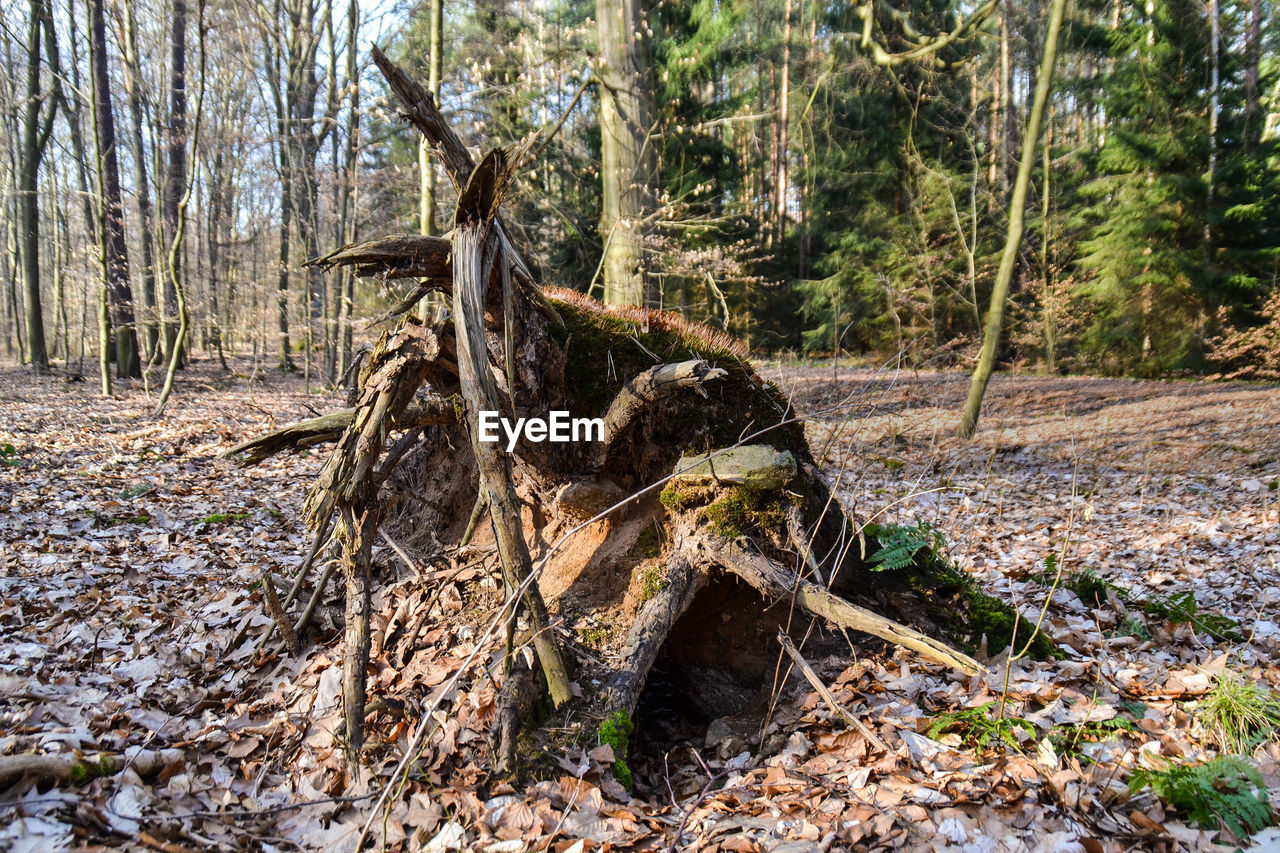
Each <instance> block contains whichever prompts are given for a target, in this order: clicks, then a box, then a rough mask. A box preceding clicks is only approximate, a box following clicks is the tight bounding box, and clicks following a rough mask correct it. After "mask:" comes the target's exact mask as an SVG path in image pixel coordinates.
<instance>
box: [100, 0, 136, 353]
mask: <svg viewBox="0 0 1280 853" xmlns="http://www.w3.org/2000/svg"><path fill="white" fill-rule="evenodd" d="M89 40H90V45H91V47H90V55H91V59H92V63H91V64H92V66H93V115H94V130H95V134H94V138H95V141H96V142H97V150H98V189H99V193H100V195H101V197H102V202H101V207H100V208H99V210H100V212H101V219H102V224H101V226H100V227H99V229H98V234H99V249H100V253H101V259H102V276H103V284H104V286H105V287H106V289H107V299H108V301H109V304H110V310H111V324H112V326H113V327H114V331H115V337H116V358H115V361H116V376H118V377H120V378H122V379H124V378H134V377H138V376H141V375H142V370H141V365H140V363H139V359H138V337H137V332H136V330H135V328H134V314H133V286H132V285H131V284H130V281H129V250H128V245H127V244H126V243H125V234H124V202H123V200H122V199H121V197H120V164H119V161H118V160H117V158H116V123H115V116H114V115H113V114H112V110H111V81H110V77H109V75H108V74H107V24H106V15H105V14H104V13H103V9H102V0H89Z"/></svg>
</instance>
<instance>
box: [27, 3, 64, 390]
mask: <svg viewBox="0 0 1280 853" xmlns="http://www.w3.org/2000/svg"><path fill="white" fill-rule="evenodd" d="M30 15H31V19H30V22H29V23H30V27H29V29H28V32H27V88H26V100H25V102H24V103H23V106H22V147H21V149H20V153H19V157H18V162H19V166H18V206H19V207H18V209H19V221H20V224H19V233H20V235H21V250H22V285H23V298H24V307H25V308H26V322H27V352H28V354H29V356H30V359H31V366H32V368H34V369H35V371H36V373H41V374H43V373H48V372H49V354H48V351H47V350H46V348H45V341H44V312H43V311H42V310H41V307H40V306H41V303H40V196H39V192H40V161H41V159H43V157H44V150H45V146H46V145H47V144H48V142H49V134H50V132H51V131H52V130H53V117H54V109H55V104H54V103H53V102H51V103H50V104H49V109H48V110H47V111H46V113H45V116H44V118H43V119H41V116H40V108H41V106H42V105H43V104H44V102H45V99H46V98H45V96H44V95H42V94H41V92H40V37H41V29H42V28H43V27H44V25H45V24H44V19H45V15H46V9H45V0H31V5H30Z"/></svg>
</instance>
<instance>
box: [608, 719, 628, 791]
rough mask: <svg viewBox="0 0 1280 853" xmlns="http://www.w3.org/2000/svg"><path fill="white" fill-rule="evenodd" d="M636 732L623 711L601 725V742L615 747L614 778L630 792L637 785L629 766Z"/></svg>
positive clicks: (612, 768)
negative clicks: (628, 755) (629, 754)
mask: <svg viewBox="0 0 1280 853" xmlns="http://www.w3.org/2000/svg"><path fill="white" fill-rule="evenodd" d="M635 730H636V727H635V724H634V723H632V722H631V718H630V717H628V716H627V715H626V713H625V712H623V711H615V712H614V713H613V715H612V716H610V717H609V718H608V719H606V720H605V721H604V722H603V723H601V724H600V742H601V743H607V744H609V746H611V747H613V766H612V767H611V768H610V770H612V771H613V778H615V779H617V780H618V783H619V784H620V785H622V787H624V788H626V789H627V790H628V791H630V790H631V789H632V787H633V786H634V785H635V779H633V778H632V776H631V768H630V767H629V766H627V754H628V752H629V751H630V749H631V733H632V732H634V731H635Z"/></svg>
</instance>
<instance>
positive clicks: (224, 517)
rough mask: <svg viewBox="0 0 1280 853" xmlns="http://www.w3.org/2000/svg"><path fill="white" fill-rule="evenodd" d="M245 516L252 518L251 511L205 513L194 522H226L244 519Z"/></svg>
mask: <svg viewBox="0 0 1280 853" xmlns="http://www.w3.org/2000/svg"><path fill="white" fill-rule="evenodd" d="M246 518H253V513H249V512H215V513H214V514H213V515H207V516H205V517H204V518H202V519H200V520H199V521H197V522H196V524H227V523H228V522H232V521H244V520H245V519H246Z"/></svg>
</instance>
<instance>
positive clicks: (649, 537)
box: [631, 526, 662, 559]
mask: <svg viewBox="0 0 1280 853" xmlns="http://www.w3.org/2000/svg"><path fill="white" fill-rule="evenodd" d="M631 550H632V553H634V554H635V555H636V556H638V557H640V558H642V559H651V558H653V557H656V556H658V555H659V554H661V553H662V541H661V540H660V539H659V538H658V528H657V527H656V526H655V527H646V528H644V529H643V530H641V531H640V534H639V535H638V536H636V544H635V546H634V547H633V548H632V549H631Z"/></svg>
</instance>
